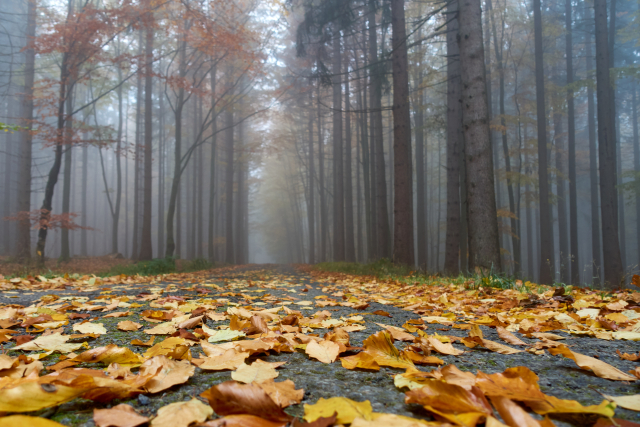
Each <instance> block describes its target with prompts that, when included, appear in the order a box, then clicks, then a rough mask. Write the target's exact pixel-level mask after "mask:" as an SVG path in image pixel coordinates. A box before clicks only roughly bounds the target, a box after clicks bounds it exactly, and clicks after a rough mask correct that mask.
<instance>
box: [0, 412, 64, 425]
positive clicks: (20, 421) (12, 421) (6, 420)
mask: <svg viewBox="0 0 640 427" xmlns="http://www.w3.org/2000/svg"><path fill="white" fill-rule="evenodd" d="M17 426H19V427H23V426H24V427H64V426H63V425H62V424H60V423H57V422H55V421H51V420H48V419H46V418H40V417H30V416H27V415H11V416H8V417H0V427H17Z"/></svg>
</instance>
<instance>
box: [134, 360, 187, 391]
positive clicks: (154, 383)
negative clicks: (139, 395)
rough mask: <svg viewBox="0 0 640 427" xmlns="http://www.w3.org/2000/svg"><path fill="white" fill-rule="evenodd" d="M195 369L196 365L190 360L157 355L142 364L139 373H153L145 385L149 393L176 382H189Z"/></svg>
mask: <svg viewBox="0 0 640 427" xmlns="http://www.w3.org/2000/svg"><path fill="white" fill-rule="evenodd" d="M195 370H196V368H195V366H192V365H191V363H189V362H188V361H183V360H171V359H168V358H167V357H165V356H155V357H153V358H152V359H149V360H147V361H146V362H144V363H143V364H142V366H140V374H139V375H142V376H147V375H151V376H152V377H151V379H150V380H149V381H148V382H147V383H146V384H145V385H144V386H145V388H146V389H147V391H149V393H158V392H160V391H163V390H166V389H168V388H169V387H171V386H174V385H176V384H182V383H185V382H187V380H189V378H190V377H192V376H193V374H194V373H195Z"/></svg>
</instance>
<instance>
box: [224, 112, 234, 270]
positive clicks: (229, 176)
mask: <svg viewBox="0 0 640 427" xmlns="http://www.w3.org/2000/svg"><path fill="white" fill-rule="evenodd" d="M225 119H226V123H225V125H226V126H227V131H226V145H227V147H226V151H227V153H226V154H227V165H226V176H225V178H226V180H225V185H226V200H225V206H226V221H227V223H226V227H225V229H226V258H225V259H226V262H227V264H234V263H235V257H234V255H235V252H234V247H233V243H234V242H233V221H234V217H233V166H234V165H233V150H234V148H233V143H234V141H233V125H234V123H233V110H232V109H231V106H227V109H226V111H225Z"/></svg>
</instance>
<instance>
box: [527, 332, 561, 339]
mask: <svg viewBox="0 0 640 427" xmlns="http://www.w3.org/2000/svg"><path fill="white" fill-rule="evenodd" d="M531 335H533V336H534V337H536V338H538V339H545V340H550V341H560V340H566V338H565V337H563V336H561V335H556V334H551V333H549V332H533V333H532V334H531Z"/></svg>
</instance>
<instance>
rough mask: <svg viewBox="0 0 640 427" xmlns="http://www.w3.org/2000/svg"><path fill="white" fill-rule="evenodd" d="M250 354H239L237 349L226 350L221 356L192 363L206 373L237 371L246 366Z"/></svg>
mask: <svg viewBox="0 0 640 427" xmlns="http://www.w3.org/2000/svg"><path fill="white" fill-rule="evenodd" d="M249 356H250V353H249V352H238V351H236V350H235V349H229V350H226V351H225V352H224V353H223V354H221V355H219V356H210V357H206V358H204V359H197V360H198V362H196V359H194V360H192V361H191V362H192V363H193V364H195V365H197V366H198V367H199V368H200V369H204V370H205V371H224V370H227V369H231V370H235V369H238V368H239V367H240V366H242V365H243V364H244V361H245V360H246V359H247V357H249Z"/></svg>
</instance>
